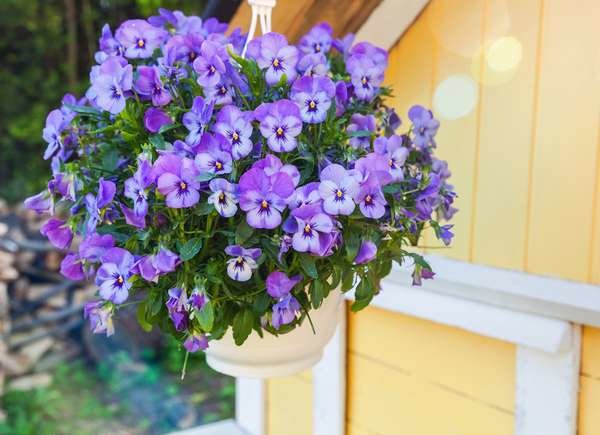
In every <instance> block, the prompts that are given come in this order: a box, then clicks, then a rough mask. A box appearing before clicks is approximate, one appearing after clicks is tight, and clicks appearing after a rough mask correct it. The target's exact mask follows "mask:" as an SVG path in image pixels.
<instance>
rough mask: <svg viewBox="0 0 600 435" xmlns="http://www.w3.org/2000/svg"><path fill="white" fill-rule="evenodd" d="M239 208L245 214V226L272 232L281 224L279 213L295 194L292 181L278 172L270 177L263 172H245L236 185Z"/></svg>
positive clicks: (256, 169)
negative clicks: (238, 194)
mask: <svg viewBox="0 0 600 435" xmlns="http://www.w3.org/2000/svg"><path fill="white" fill-rule="evenodd" d="M239 191H240V208H241V209H242V210H244V211H245V212H246V221H247V222H248V225H250V226H252V227H254V228H263V229H273V228H276V227H277V226H279V224H280V223H281V212H282V211H283V210H284V209H285V207H286V206H287V203H288V201H289V199H290V197H291V196H292V194H293V193H294V182H293V180H292V178H291V177H290V176H289V175H288V174H286V173H284V172H277V173H276V174H274V175H273V176H269V175H267V174H266V173H265V171H264V170H263V169H260V168H252V169H250V170H249V171H247V172H245V173H244V174H243V175H242V176H241V178H240V183H239Z"/></svg>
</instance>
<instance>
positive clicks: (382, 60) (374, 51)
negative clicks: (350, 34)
mask: <svg viewBox="0 0 600 435" xmlns="http://www.w3.org/2000/svg"><path fill="white" fill-rule="evenodd" d="M349 55H350V56H366V57H367V58H369V59H371V60H372V61H373V63H374V64H375V65H377V67H379V68H381V69H382V70H385V69H386V68H387V66H388V52H387V51H386V50H384V49H383V48H381V47H376V46H374V45H373V44H371V43H370V42H366V41H365V42H359V43H358V44H356V45H355V46H353V47H352V48H351V49H350V51H349Z"/></svg>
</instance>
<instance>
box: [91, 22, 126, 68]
mask: <svg viewBox="0 0 600 435" xmlns="http://www.w3.org/2000/svg"><path fill="white" fill-rule="evenodd" d="M98 45H99V47H100V51H101V52H102V55H103V56H100V55H99V54H98V53H96V56H95V57H96V60H97V61H98V60H101V61H103V60H104V59H105V58H106V57H108V56H122V55H123V52H124V48H123V45H122V44H121V43H120V42H119V41H117V39H116V38H115V37H114V36H113V34H112V31H111V30H110V26H109V25H108V24H104V25H103V26H102V33H101V36H100V39H99V40H98ZM103 57H104V58H103Z"/></svg>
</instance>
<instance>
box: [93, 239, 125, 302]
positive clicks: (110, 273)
mask: <svg viewBox="0 0 600 435" xmlns="http://www.w3.org/2000/svg"><path fill="white" fill-rule="evenodd" d="M101 260H102V266H100V268H99V269H98V272H97V273H96V285H98V286H100V296H101V297H102V299H104V300H107V301H111V302H113V303H115V304H122V303H123V302H125V300H126V299H127V297H128V296H129V289H130V288H131V283H130V282H129V278H130V277H131V274H132V273H131V272H132V269H133V265H134V258H133V255H131V254H130V253H129V251H126V250H125V249H122V248H111V249H109V250H108V251H106V253H105V254H104V255H103V256H102V259H101Z"/></svg>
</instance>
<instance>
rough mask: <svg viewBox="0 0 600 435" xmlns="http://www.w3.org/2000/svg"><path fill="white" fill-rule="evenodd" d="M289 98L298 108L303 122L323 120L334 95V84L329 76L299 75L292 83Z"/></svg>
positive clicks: (312, 122)
mask: <svg viewBox="0 0 600 435" xmlns="http://www.w3.org/2000/svg"><path fill="white" fill-rule="evenodd" d="M290 95H291V98H292V100H294V101H295V102H296V104H297V105H298V107H299V108H300V114H301V117H302V120H303V121H304V122H308V123H310V124H315V123H319V122H323V121H324V120H325V118H326V117H327V111H328V110H329V107H331V100H332V98H333V97H334V96H335V85H334V84H333V82H332V81H331V79H330V78H329V77H308V76H304V77H300V78H299V79H297V80H296V81H295V82H294V84H293V85H292V89H291V93H290Z"/></svg>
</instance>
